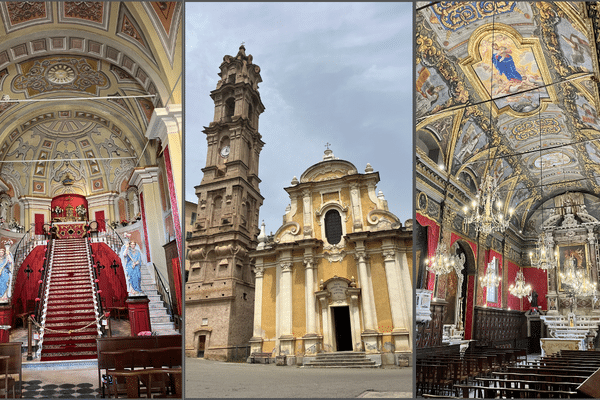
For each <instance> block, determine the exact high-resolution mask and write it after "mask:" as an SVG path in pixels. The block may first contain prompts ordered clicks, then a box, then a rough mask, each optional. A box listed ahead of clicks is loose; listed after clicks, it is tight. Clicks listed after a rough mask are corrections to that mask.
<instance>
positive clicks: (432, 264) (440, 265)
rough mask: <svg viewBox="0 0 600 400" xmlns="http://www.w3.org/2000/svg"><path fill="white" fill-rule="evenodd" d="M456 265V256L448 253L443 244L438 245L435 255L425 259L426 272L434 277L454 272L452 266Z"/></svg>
mask: <svg viewBox="0 0 600 400" xmlns="http://www.w3.org/2000/svg"><path fill="white" fill-rule="evenodd" d="M457 263H458V257H457V256H456V255H450V254H449V253H448V247H447V246H446V244H445V243H441V242H440V243H439V244H438V247H437V249H435V254H434V255H433V257H431V258H429V259H425V264H426V265H427V270H428V271H429V272H432V273H434V274H435V275H446V274H448V273H450V272H452V271H453V270H454V266H455V265H456V264H457Z"/></svg>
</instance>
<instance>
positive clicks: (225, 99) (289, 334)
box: [185, 45, 412, 365]
mask: <svg viewBox="0 0 600 400" xmlns="http://www.w3.org/2000/svg"><path fill="white" fill-rule="evenodd" d="M220 70H221V72H220V73H219V76H220V78H221V79H220V80H219V82H218V83H217V88H216V89H215V90H213V91H212V92H211V97H212V99H213V100H214V102H215V116H214V120H213V122H211V123H210V125H209V126H208V127H205V129H204V133H205V134H206V135H207V141H208V154H207V163H206V167H205V168H204V169H203V172H204V177H203V179H202V182H201V184H200V185H199V186H197V187H196V194H197V195H198V206H197V212H196V220H195V227H194V232H193V233H192V235H191V237H190V238H188V242H187V243H188V246H189V253H188V258H189V260H190V269H189V276H188V279H187V282H186V295H185V296H186V299H185V301H186V354H187V355H188V356H192V357H205V358H211V359H221V360H227V361H232V360H245V359H246V357H248V355H250V354H252V355H256V354H259V355H261V356H263V357H264V355H265V354H266V355H267V357H268V358H271V359H273V360H274V359H275V358H277V357H283V358H285V359H286V361H285V362H286V363H288V364H290V365H291V364H300V365H301V364H303V363H307V362H310V361H312V360H314V359H315V358H316V356H317V355H318V354H319V353H334V352H339V351H356V352H364V353H365V354H366V356H367V357H368V358H370V359H371V360H373V362H374V363H376V364H382V363H383V364H397V365H407V364H408V363H409V359H410V358H411V354H412V329H411V327H412V286H411V266H412V230H411V229H410V224H408V225H409V226H408V227H402V224H401V223H400V221H399V220H398V218H397V217H396V216H395V215H393V214H392V213H390V212H389V210H388V207H387V201H386V200H385V199H384V198H383V195H382V194H381V193H380V194H377V193H376V184H377V182H378V181H379V174H378V173H377V172H374V171H373V168H372V167H371V166H370V165H367V168H366V170H365V174H360V173H358V171H357V169H356V167H355V166H354V165H352V164H351V163H350V162H348V161H344V160H339V159H337V158H335V157H334V156H333V153H332V151H331V150H327V151H326V154H325V157H324V158H323V161H322V162H320V163H317V164H315V165H313V166H312V167H310V168H308V169H307V170H306V171H305V172H304V174H303V175H302V176H301V179H300V180H298V179H296V178H294V180H293V181H292V186H291V187H289V188H286V191H287V192H288V193H289V195H290V201H291V204H290V206H289V207H288V209H287V210H286V214H285V216H284V224H283V225H282V226H281V227H280V228H279V229H278V230H277V232H276V233H275V235H274V236H269V237H267V236H266V234H265V230H264V225H263V227H262V229H261V231H260V234H259V230H258V215H259V207H260V205H261V204H262V200H263V198H262V196H261V195H260V191H259V188H258V183H259V182H260V179H259V178H258V157H259V154H260V150H261V148H262V146H263V144H264V143H263V142H262V138H261V135H260V134H259V133H258V117H259V115H260V114H261V113H262V112H263V111H264V106H263V104H262V102H261V100H260V95H259V93H258V86H257V84H258V83H260V82H261V81H262V79H261V77H260V68H259V67H258V66H257V65H255V64H253V60H252V56H251V55H246V53H245V48H244V46H243V45H242V46H241V47H240V49H239V52H238V53H237V55H236V56H235V57H232V56H225V57H224V59H223V63H222V64H221V66H220ZM251 357H252V356H251Z"/></svg>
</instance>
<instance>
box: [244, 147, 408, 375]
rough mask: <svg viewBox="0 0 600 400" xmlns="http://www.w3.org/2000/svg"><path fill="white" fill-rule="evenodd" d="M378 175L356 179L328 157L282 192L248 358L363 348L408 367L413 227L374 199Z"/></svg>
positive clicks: (300, 358)
mask: <svg viewBox="0 0 600 400" xmlns="http://www.w3.org/2000/svg"><path fill="white" fill-rule="evenodd" d="M377 182H379V173H378V172H374V171H373V168H372V167H371V166H370V165H369V164H367V167H366V169H365V173H364V174H361V173H358V171H357V169H356V167H355V166H354V165H352V164H351V163H350V162H348V161H344V160H340V159H337V158H335V157H334V155H333V152H332V151H331V150H329V149H328V150H326V151H325V156H324V157H323V160H322V161H321V162H319V163H317V164H315V165H313V166H311V167H310V168H308V169H307V170H306V171H305V172H304V173H303V174H302V176H301V177H300V180H298V179H296V177H294V179H293V180H292V186H290V187H287V188H286V189H285V190H286V191H287V192H288V194H289V196H290V202H291V204H290V205H289V206H288V208H287V209H286V213H285V215H284V223H283V225H282V226H281V227H280V228H279V229H278V230H277V232H276V233H275V235H274V236H273V237H267V236H266V235H265V230H264V225H263V226H262V229H261V234H260V235H259V237H258V246H257V249H256V251H253V252H252V253H251V254H250V256H251V258H252V259H254V260H255V267H254V271H255V273H256V283H255V302H254V332H253V337H252V339H251V343H252V353H271V354H272V355H273V356H282V355H285V356H287V363H288V364H294V363H297V364H303V363H307V362H308V361H311V360H314V358H315V356H316V355H317V353H322V352H325V353H330V352H339V351H363V352H366V355H367V357H368V358H371V359H372V360H374V361H375V362H376V363H383V364H399V365H400V364H402V365H406V364H408V361H409V359H410V357H411V354H412V353H411V349H412V328H411V327H412V293H413V292H412V286H411V272H412V271H411V265H412V229H411V228H409V227H408V228H407V227H402V226H401V223H400V221H399V220H398V218H397V217H396V216H395V215H393V214H392V213H391V212H389V211H388V206H387V201H386V200H385V199H384V197H383V194H382V193H381V192H379V194H377V193H376V184H377Z"/></svg>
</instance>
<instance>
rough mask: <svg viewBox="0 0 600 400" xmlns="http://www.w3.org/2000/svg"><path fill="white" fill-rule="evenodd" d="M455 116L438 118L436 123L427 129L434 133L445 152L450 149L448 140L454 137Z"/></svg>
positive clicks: (432, 123) (429, 125)
mask: <svg viewBox="0 0 600 400" xmlns="http://www.w3.org/2000/svg"><path fill="white" fill-rule="evenodd" d="M453 120H454V115H449V116H447V117H444V118H438V119H436V120H435V121H433V122H431V123H430V124H428V125H427V126H426V127H425V128H426V129H427V130H429V131H431V132H433V133H434V134H435V135H436V136H437V138H438V140H439V142H440V148H441V149H443V151H444V152H445V151H446V149H447V148H448V145H449V144H448V139H450V138H451V136H452V125H453Z"/></svg>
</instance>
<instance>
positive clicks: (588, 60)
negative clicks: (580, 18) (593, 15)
mask: <svg viewBox="0 0 600 400" xmlns="http://www.w3.org/2000/svg"><path fill="white" fill-rule="evenodd" d="M556 31H557V34H558V37H559V43H560V48H561V49H562V51H563V54H564V55H565V58H566V59H567V60H568V61H569V62H570V63H571V65H572V66H573V67H575V68H581V69H582V71H586V72H587V71H593V70H594V68H593V67H592V50H591V48H590V44H589V43H588V41H587V40H586V35H585V34H583V33H581V32H579V31H578V30H577V29H575V26H574V25H573V24H572V23H571V22H569V21H568V20H566V19H564V18H563V19H561V20H560V22H559V23H558V24H556Z"/></svg>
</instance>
